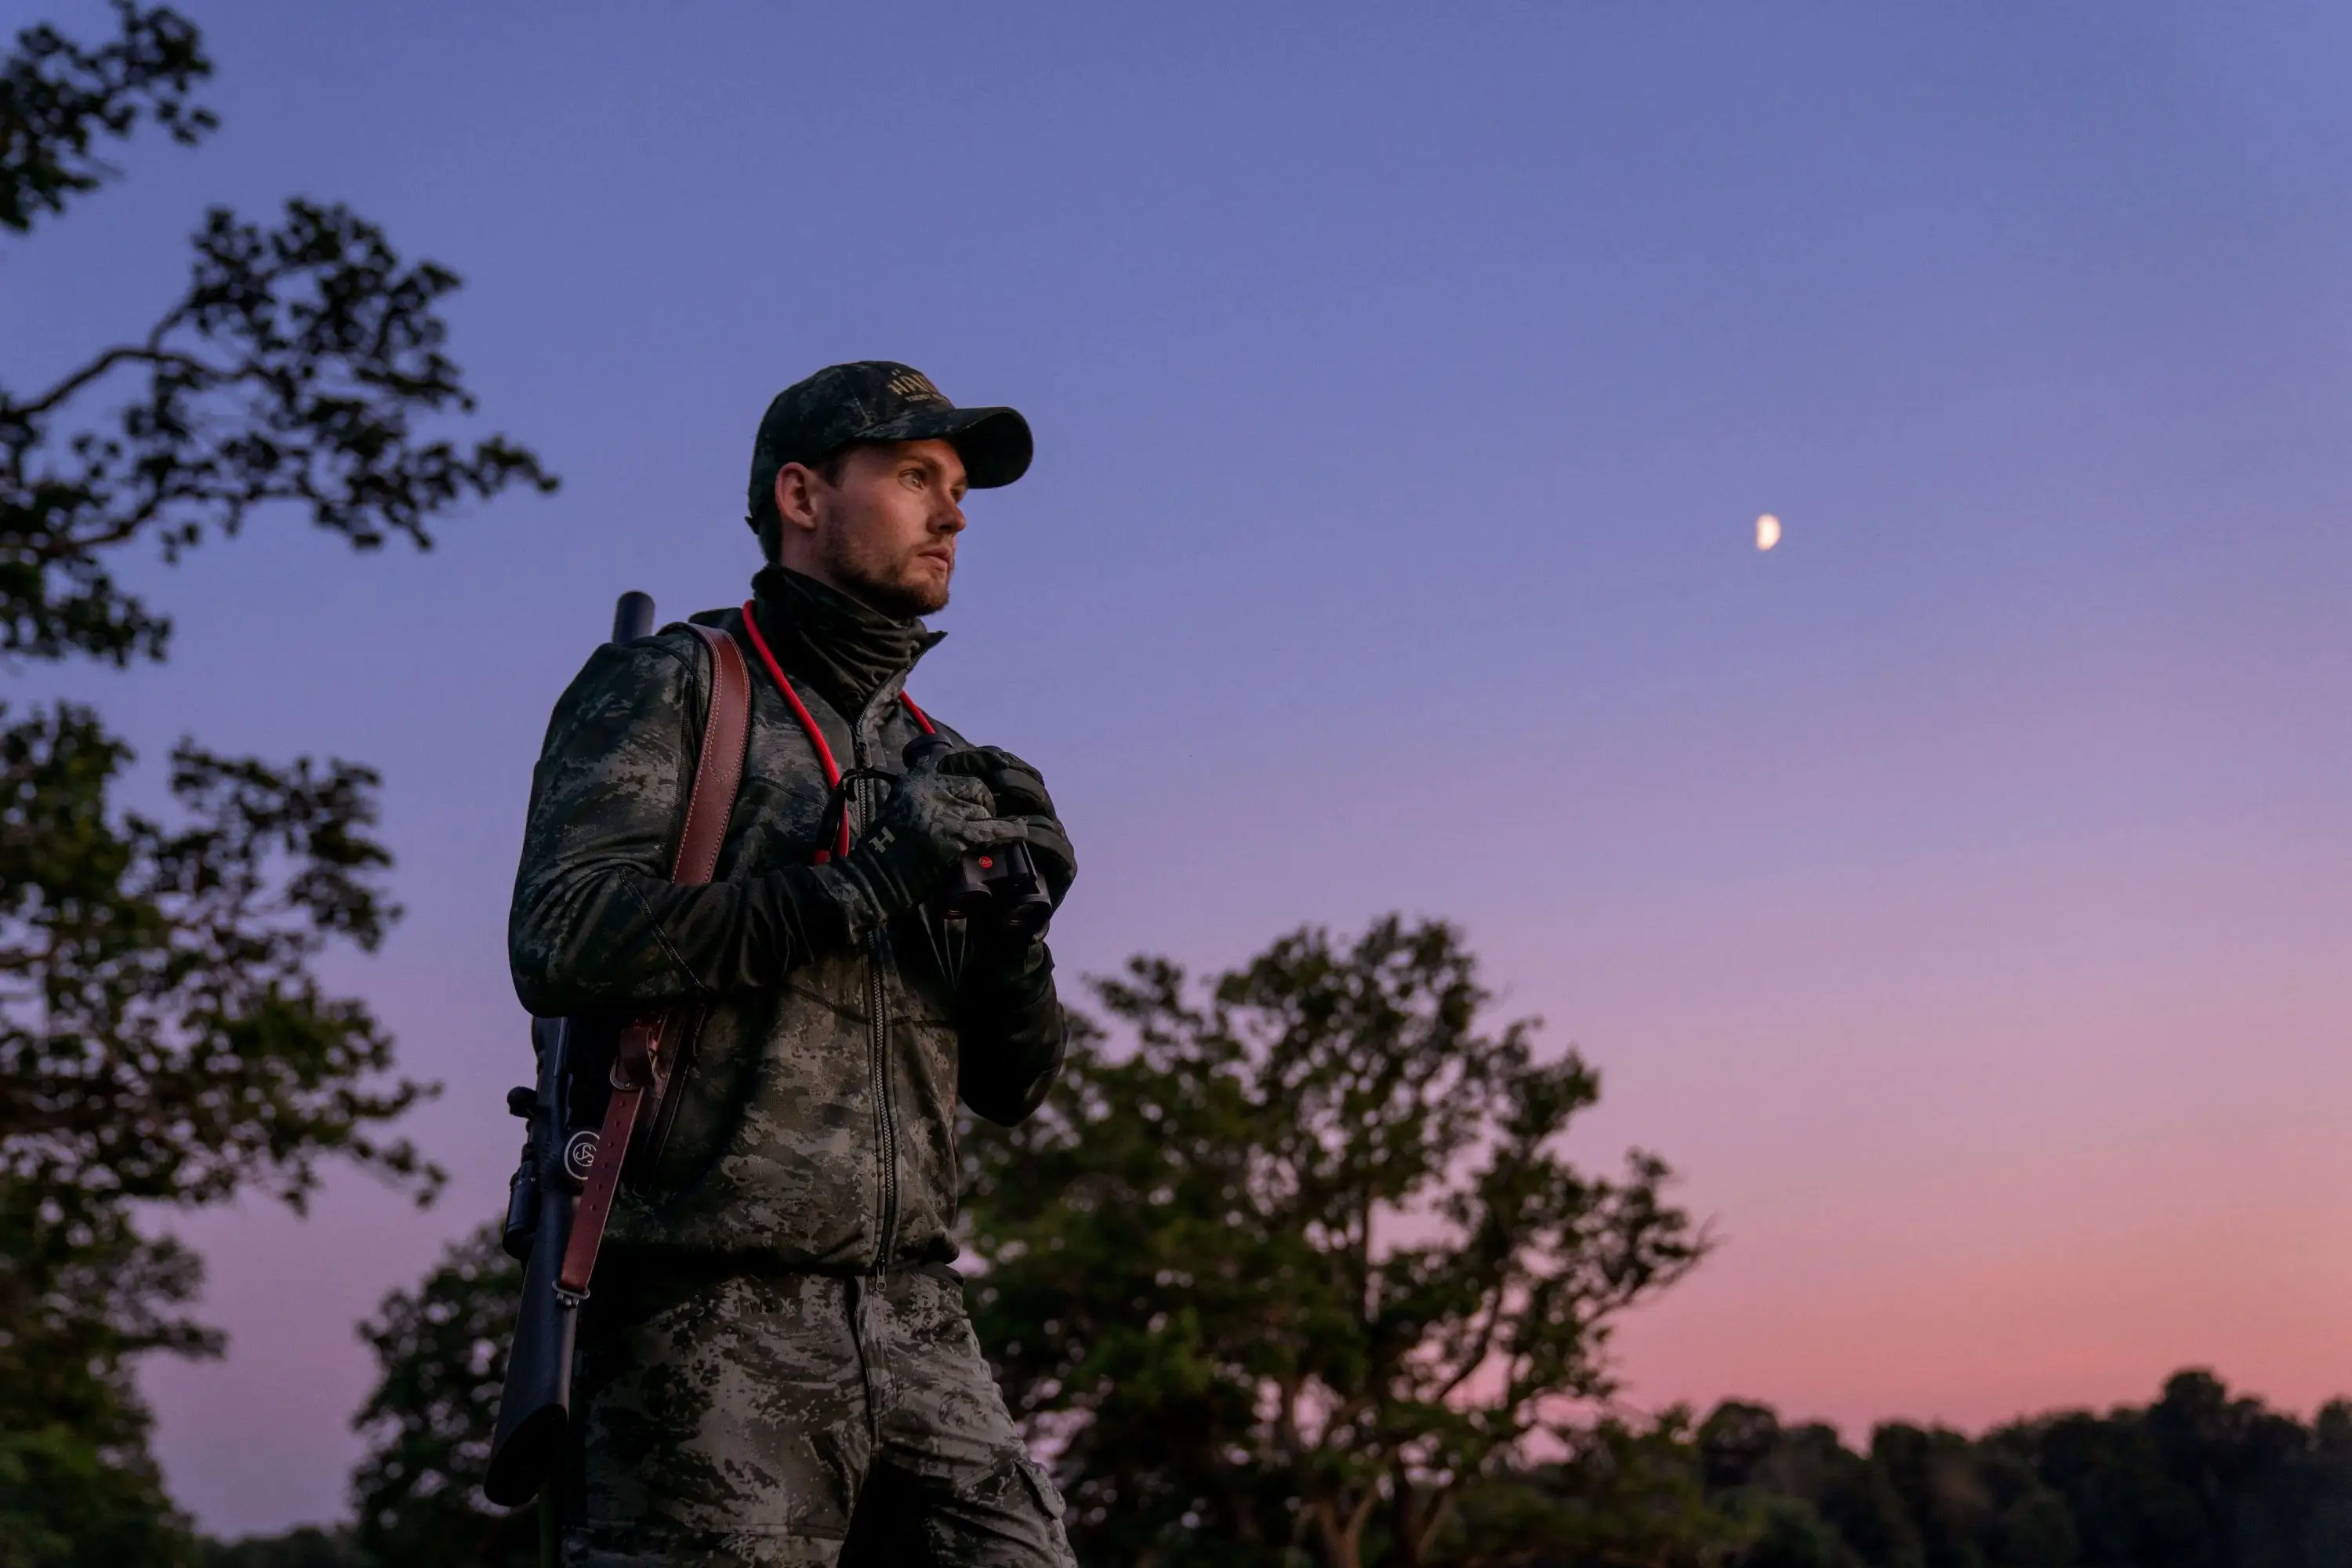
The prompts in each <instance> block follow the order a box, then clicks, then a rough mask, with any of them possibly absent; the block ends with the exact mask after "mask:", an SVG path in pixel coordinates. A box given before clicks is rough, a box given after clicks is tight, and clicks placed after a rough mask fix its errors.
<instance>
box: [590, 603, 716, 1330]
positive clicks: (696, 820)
mask: <svg viewBox="0 0 2352 1568" xmlns="http://www.w3.org/2000/svg"><path fill="white" fill-rule="evenodd" d="M687 629H688V631H690V632H692V633H693V634H694V635H695V636H697V637H700V638H701V639H702V641H703V645H704V646H705V647H708V648H709V650H710V706H709V710H707V711H706V712H705V713H704V715H703V722H702V752H701V755H699V756H698V757H697V758H696V759H695V763H694V786H693V788H691V789H690V790H688V792H687V797H686V826H684V827H682V828H681V829H679V831H678V837H677V861H676V863H675V864H674V865H673V866H672V868H671V869H670V874H669V879H670V880H671V881H673V882H677V883H681V884H688V885H693V884H699V883H704V882H708V881H709V880H710V874H711V873H712V872H713V871H715V870H717V869H718V868H719V845H720V844H722V843H723V842H725V840H726V837H727V819H728V817H729V816H730V815H731V814H732V812H733V810H734V806H735V795H736V792H737V790H738V789H739V788H740V786H741V785H742V783H743V751H744V745H745V742H747V741H748V740H749V739H750V736H751V668H750V667H749V666H748V665H746V664H745V663H744V662H743V650H742V649H741V648H740V647H736V646H735V639H734V638H733V637H729V636H728V635H727V634H726V633H725V632H722V631H717V630H714V629H712V628H711V627H709V626H695V625H692V624H691V623H689V624H688V626H687ZM700 1011H701V1010H700V1009H699V1008H698V1007H697V1006H694V1005H691V1004H686V1003H681V1004H680V1005H677V1006H675V1007H672V1008H669V1009H668V1010H667V1011H666V1012H661V1013H647V1014H644V1015H642V1016H638V1017H635V1018H632V1019H630V1020H629V1022H628V1023H627V1025H625V1026H624V1027H623V1028H622V1030H621V1037H620V1041H619V1043H618V1045H617V1047H615V1049H614V1053H613V1097H612V1099H611V1100H609V1101H608V1102H607V1103H606V1105H605V1108H604V1130H603V1131H600V1132H598V1133H597V1135H596V1159H595V1163H593V1164H592V1165H591V1166H590V1167H589V1169H588V1181H587V1184H586V1186H585V1187H584V1188H583V1190H582V1192H581V1194H580V1204H579V1206H578V1207H577V1208H575V1209H574V1210H573V1211H572V1236H571V1238H570V1240H569V1241H568V1242H567V1243H566V1244H565V1246H564V1248H563V1267H562V1268H561V1269H560V1270H559V1271H558V1272H557V1274H556V1277H555V1293H556V1295H557V1296H558V1297H560V1298H562V1300H564V1301H565V1302H567V1303H570V1304H575V1305H576V1304H577V1303H579V1302H581V1301H584V1300H587V1298H588V1279H589V1277H590V1276H591V1275H592V1274H593V1273H594V1272H595V1270H596V1249H597V1247H600V1246H601V1245H603V1243H604V1225H605V1222H606V1221H607V1220H609V1219H611V1218H612V1215H613V1199H614V1195H615V1194H617V1193H618V1192H619V1190H620V1185H621V1168H622V1166H624V1165H625V1164H626V1163H628V1155H629V1142H630V1140H631V1139H632V1138H634V1137H635V1134H636V1130H637V1123H638V1121H639V1120H640V1117H641V1114H642V1112H643V1111H644V1110H645V1105H646V1099H647V1097H648V1096H651V1097H653V1098H654V1099H656V1100H658V1099H659V1098H660V1096H661V1093H662V1091H663V1089H666V1088H667V1085H668V1081H669V1072H670V1067H671V1064H672V1063H673V1062H674V1061H675V1060H676V1059H677V1054H678V1051H679V1050H680V1048H681V1047H683V1046H684V1044H685V1040H686V1036H687V1034H688V1031H689V1030H691V1029H692V1028H693V1026H694V1025H695V1022H696V1020H697V1018H698V1016H699V1014H700Z"/></svg>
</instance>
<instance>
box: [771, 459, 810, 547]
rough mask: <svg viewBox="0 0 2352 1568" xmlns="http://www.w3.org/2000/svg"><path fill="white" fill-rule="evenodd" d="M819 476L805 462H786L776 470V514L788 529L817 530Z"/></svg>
mask: <svg viewBox="0 0 2352 1568" xmlns="http://www.w3.org/2000/svg"><path fill="white" fill-rule="evenodd" d="M816 482H817V477H816V475H815V473H814V472H813V471H812V470H811V469H810V468H809V467H808V466H807V465H806V464H804V463H786V464H785V465H784V466H783V467H782V468H778V469H777V470H776V515H777V516H778V517H779V518H781V519H782V520H783V525H784V527H785V528H786V529H798V530H800V531H802V532H803V533H814V532H815V531H816V496H815V495H814V489H815V487H816Z"/></svg>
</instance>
